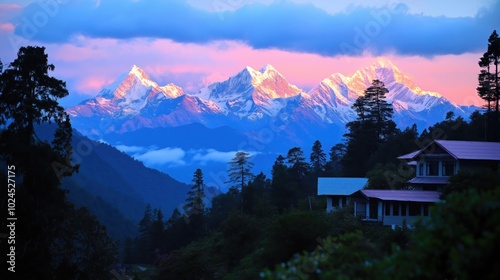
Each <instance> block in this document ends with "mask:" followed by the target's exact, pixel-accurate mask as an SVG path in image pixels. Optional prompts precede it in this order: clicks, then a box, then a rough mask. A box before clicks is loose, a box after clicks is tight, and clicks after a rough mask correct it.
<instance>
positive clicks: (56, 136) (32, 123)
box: [0, 46, 114, 279]
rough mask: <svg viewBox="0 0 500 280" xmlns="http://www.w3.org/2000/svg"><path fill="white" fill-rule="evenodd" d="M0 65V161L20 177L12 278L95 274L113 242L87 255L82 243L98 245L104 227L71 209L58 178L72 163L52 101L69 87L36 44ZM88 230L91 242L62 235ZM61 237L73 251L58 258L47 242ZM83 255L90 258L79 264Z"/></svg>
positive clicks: (66, 123) (62, 118)
mask: <svg viewBox="0 0 500 280" xmlns="http://www.w3.org/2000/svg"><path fill="white" fill-rule="evenodd" d="M0 68H2V70H0V129H1V131H0V162H4V163H6V164H8V165H10V166H15V171H16V176H17V177H18V178H21V180H19V181H18V184H17V186H16V202H17V204H16V215H18V216H19V217H22V222H21V223H17V224H16V236H17V237H18V238H17V239H16V247H17V248H19V250H18V251H17V252H16V263H17V264H19V265H18V267H16V274H17V277H18V278H19V279H35V278H37V279H55V278H57V277H62V276H61V275H63V276H64V278H66V279H74V278H100V277H102V275H101V276H98V277H96V274H95V272H96V271H97V270H99V271H101V272H102V271H103V270H106V269H108V267H107V265H108V264H109V263H108V261H109V260H111V261H113V259H114V255H113V254H114V253H113V252H112V251H113V248H111V247H107V246H104V245H98V246H101V248H100V249H103V250H101V251H100V253H99V254H101V256H100V257H102V259H100V258H96V257H94V258H93V257H92V254H94V252H95V250H93V248H94V247H92V246H94V245H89V244H106V243H107V238H108V237H107V234H106V232H105V231H104V229H103V228H102V226H100V225H99V223H98V222H97V220H96V219H95V217H94V216H92V215H90V214H88V213H87V212H85V210H80V209H78V210H75V209H74V206H73V205H72V204H71V203H69V202H68V201H67V199H66V194H65V191H63V190H62V189H61V188H60V183H61V180H62V179H63V177H65V176H69V175H71V174H72V173H73V172H75V171H76V170H77V166H75V165H73V163H72V162H71V153H72V148H71V145H70V144H71V138H72V128H71V123H70V119H69V116H68V114H67V113H66V112H65V110H64V108H63V107H62V106H60V105H59V103H58V99H59V98H63V97H65V96H67V95H68V94H69V92H68V90H67V89H66V84H65V82H63V81H61V80H58V79H56V78H55V77H53V76H50V75H49V72H50V71H54V69H55V67H54V65H53V64H49V62H48V55H47V54H45V48H44V47H31V46H28V47H21V48H20V49H19V52H18V54H17V58H16V59H15V60H14V61H13V62H12V63H10V64H9V65H8V66H7V68H6V69H3V65H1V66H0ZM38 129H40V130H42V129H43V130H44V131H50V132H53V133H52V135H50V134H49V135H48V136H52V138H53V140H52V141H51V142H48V140H42V139H40V137H39V136H38V135H37V130H38ZM6 193H7V192H2V194H0V200H1V201H6V200H4V198H5V196H4V194H6ZM82 223H86V225H85V226H82ZM87 225H88V226H87ZM89 233H93V234H94V236H93V237H92V238H93V240H92V241H91V242H90V241H89V240H83V241H82V240H80V239H77V238H68V236H77V237H80V236H83V235H84V236H85V237H86V238H88V235H89ZM63 243H64V244H66V245H67V246H66V247H67V248H70V247H71V248H75V250H76V252H72V254H73V257H68V258H66V259H65V260H63V261H59V260H60V258H58V257H59V256H58V255H57V254H56V253H55V248H57V246H59V245H60V244H63ZM109 245H112V244H109ZM2 246H3V245H2ZM85 246H87V247H86V248H89V247H92V248H90V249H88V250H87V249H85ZM21 248H22V249H21ZM108 249H109V250H108ZM83 259H85V262H87V263H91V265H88V266H86V267H82V266H79V265H78V261H79V260H83ZM99 260H103V262H102V263H98V262H99ZM104 260H105V261H104ZM93 261H95V262H94V263H92V262H93ZM108 271H109V270H108ZM82 273H85V274H86V275H87V276H88V277H86V276H82Z"/></svg>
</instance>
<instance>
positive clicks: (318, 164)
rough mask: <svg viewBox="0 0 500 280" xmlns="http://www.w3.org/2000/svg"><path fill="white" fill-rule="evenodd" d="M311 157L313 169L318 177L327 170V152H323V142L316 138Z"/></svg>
mask: <svg viewBox="0 0 500 280" xmlns="http://www.w3.org/2000/svg"><path fill="white" fill-rule="evenodd" d="M309 158H310V163H311V169H312V171H313V173H314V175H315V176H316V177H318V176H321V175H322V174H323V172H324V171H325V165H326V154H325V153H324V152H323V148H322V146H321V142H320V141H319V140H316V141H315V142H314V144H313V147H312V152H311V156H310V157H309Z"/></svg>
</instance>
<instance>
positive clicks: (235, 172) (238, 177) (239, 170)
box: [226, 151, 254, 189]
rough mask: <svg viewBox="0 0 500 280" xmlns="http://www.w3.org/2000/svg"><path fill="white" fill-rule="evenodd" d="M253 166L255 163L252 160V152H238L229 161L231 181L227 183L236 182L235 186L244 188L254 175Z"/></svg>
mask: <svg viewBox="0 0 500 280" xmlns="http://www.w3.org/2000/svg"><path fill="white" fill-rule="evenodd" d="M252 167H253V163H252V162H250V154H249V153H246V152H241V151H240V152H237V153H236V155H235V156H234V158H233V159H232V160H231V161H230V162H229V170H228V176H229V181H227V182H226V183H234V184H235V185H233V187H235V188H236V189H238V188H239V189H243V187H244V186H245V185H246V184H247V182H248V181H249V180H251V179H252V178H253V177H254V176H253V173H252V171H251V170H252Z"/></svg>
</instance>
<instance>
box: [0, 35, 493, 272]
mask: <svg viewBox="0 0 500 280" xmlns="http://www.w3.org/2000/svg"><path fill="white" fill-rule="evenodd" d="M499 60H500V39H499V38H498V35H497V33H496V32H493V33H492V35H491V37H490V38H489V39H488V48H487V51H486V52H485V54H484V56H483V57H481V58H480V61H479V66H481V67H482V69H483V70H481V72H480V73H479V74H478V88H477V93H471V94H478V95H479V96H480V97H481V98H483V99H484V100H485V108H484V110H483V111H476V112H474V113H473V114H472V115H471V116H470V118H469V119H468V120H466V119H463V118H461V117H456V116H454V115H453V113H451V112H450V113H448V114H447V116H446V118H445V119H444V120H443V121H441V122H439V123H436V124H435V125H433V126H431V127H428V128H425V129H424V130H423V132H421V133H419V132H418V131H419V130H418V128H417V127H416V126H415V125H414V126H412V127H408V128H405V129H399V128H398V127H397V126H396V124H395V123H394V122H393V121H392V115H393V108H392V105H391V104H390V103H388V102H387V101H386V100H385V95H386V94H387V92H388V91H387V89H386V88H385V85H384V83H383V82H381V81H378V80H374V81H373V82H372V85H371V86H370V87H368V88H367V89H366V91H365V95H364V96H360V97H359V98H358V100H357V101H356V102H355V103H354V105H353V108H354V109H355V111H356V113H357V118H356V119H355V120H354V121H352V122H349V123H348V124H347V125H346V131H347V132H346V134H345V135H344V141H343V142H342V143H339V144H337V145H335V146H333V147H323V146H322V144H321V141H319V140H318V141H315V142H314V143H311V148H310V150H307V151H304V150H303V149H302V148H300V147H290V149H289V151H288V153H287V154H284V155H279V156H278V157H277V158H276V161H275V162H274V164H273V166H272V167H268V168H270V169H271V178H267V177H266V176H265V175H264V173H262V172H261V173H258V174H253V173H252V171H251V170H252V168H253V169H255V167H254V166H253V163H252V158H251V156H250V154H248V153H246V152H238V153H236V154H235V156H234V158H233V159H232V160H231V161H230V162H229V163H228V165H229V168H228V178H229V180H228V182H226V183H227V184H230V185H231V188H230V189H229V191H228V192H227V193H223V194H220V195H218V196H216V197H214V198H213V199H212V201H207V199H206V197H205V189H206V188H208V186H206V185H205V182H204V174H203V170H202V169H196V170H193V180H192V182H191V184H190V187H191V188H190V190H189V192H188V195H187V199H186V201H185V204H184V207H183V209H181V210H182V211H179V209H175V210H174V211H173V212H172V213H163V211H162V210H161V209H157V208H152V207H151V206H150V205H147V206H146V207H145V209H144V210H143V213H142V215H141V214H139V215H140V216H142V219H141V220H140V222H139V223H138V225H137V227H138V234H137V236H136V237H134V238H129V239H127V240H126V241H125V242H123V254H122V255H119V254H118V250H117V246H118V245H117V243H116V241H113V240H112V239H111V238H110V237H109V236H108V233H107V231H106V228H105V227H104V226H102V225H101V223H100V222H99V220H98V219H97V218H96V217H95V216H93V215H92V214H90V213H89V211H88V210H87V209H86V208H78V207H76V206H75V205H73V204H71V203H70V202H69V201H68V198H67V196H68V195H67V192H65V191H64V190H63V189H62V188H61V182H62V181H63V180H67V179H69V178H71V176H72V175H73V174H74V173H76V172H78V169H79V166H78V165H77V164H74V163H72V162H71V160H70V159H71V154H72V150H71V145H70V142H71V138H72V131H73V130H72V128H71V122H70V119H69V116H68V115H67V114H66V112H65V111H64V109H63V108H62V107H61V106H59V105H58V103H57V99H59V98H62V97H64V96H66V95H67V94H68V91H67V89H66V87H65V83H64V82H63V81H60V80H57V79H55V78H53V77H51V76H49V75H48V73H49V71H53V70H54V65H52V64H49V62H48V56H47V54H45V49H44V48H43V47H23V48H21V49H20V50H19V53H18V58H17V59H16V60H15V61H14V62H12V63H11V64H10V65H9V66H8V67H7V68H6V69H5V70H3V67H0V73H1V74H0V112H1V113H0V126H1V127H3V128H4V129H3V130H2V131H1V134H0V143H1V146H0V157H1V161H2V162H3V163H4V164H5V165H6V166H12V165H15V183H16V191H15V197H16V202H17V204H16V215H17V216H18V217H19V219H20V220H22V221H23V222H22V223H18V224H16V234H17V239H16V244H15V246H16V252H17V253H16V259H15V263H16V276H17V277H18V278H20V279H110V278H111V279H113V277H114V278H116V279H120V277H121V276H120V275H127V276H131V277H134V278H135V279H238V280H243V279H259V278H260V279H374V278H380V279H388V278H389V279H428V278H431V279H470V278H477V276H478V275H482V278H484V279H496V278H497V277H498V275H500V268H498V266H497V265H496V264H498V263H499V262H500V257H499V256H498V251H499V249H500V248H499V247H500V242H499V241H500V240H499V239H500V227H499V226H498V225H499V224H500V166H499V167H498V168H497V169H496V171H482V172H478V173H458V174H457V175H455V176H453V177H451V179H450V182H451V183H450V184H449V186H447V187H446V189H445V191H444V192H443V197H442V198H443V200H442V202H440V203H437V204H436V205H434V206H433V207H432V208H431V212H432V215H431V216H430V217H429V219H428V220H427V221H426V223H425V225H424V224H423V223H419V224H417V225H416V226H415V227H414V228H407V227H405V226H404V227H402V228H397V229H395V230H392V229H391V228H388V227H383V226H380V225H378V224H371V223H364V222H362V221H361V220H359V219H357V218H355V217H354V216H353V215H352V213H353V210H352V209H351V208H345V209H342V210H339V211H335V212H332V213H326V212H325V208H326V202H325V200H324V199H323V198H321V197H318V196H317V195H316V192H317V178H318V177H329V176H330V177H367V178H368V186H367V187H368V188H375V189H405V188H406V187H407V185H406V181H407V180H408V179H410V178H412V177H413V176H414V175H415V174H414V170H413V169H412V168H411V167H409V166H408V165H407V164H406V162H403V161H400V160H398V159H397V157H398V156H400V155H403V154H407V153H409V152H412V151H415V150H418V149H421V148H423V147H425V146H426V145H427V144H429V143H430V142H431V141H432V140H433V139H448V140H476V141H495V142H498V141H500V112H499V100H500V87H498V84H499V83H498V77H499V73H498V62H499ZM41 123H52V124H54V125H56V127H57V129H56V130H55V131H54V137H53V140H52V141H51V142H47V141H43V140H40V139H39V137H38V136H37V134H36V133H35V129H34V127H35V125H38V124H41ZM258 168H261V167H258ZM5 170H7V168H3V169H2V172H1V173H0V177H1V178H0V180H2V181H3V182H8V179H9V178H10V173H8V172H6V171H5ZM8 198H10V197H9V196H8V195H7V192H2V194H1V201H2V205H3V206H2V207H4V205H6V201H8ZM4 215H6V214H4ZM3 221H6V217H4V218H3ZM1 246H2V252H6V251H7V250H8V247H7V244H6V242H2V243H1ZM4 257H5V255H4ZM4 263H5V262H4ZM118 263H120V264H123V265H122V266H121V268H122V269H123V270H122V271H120V272H119V273H118V272H117V270H116V269H114V268H115V265H116V264H118ZM2 279H7V278H2Z"/></svg>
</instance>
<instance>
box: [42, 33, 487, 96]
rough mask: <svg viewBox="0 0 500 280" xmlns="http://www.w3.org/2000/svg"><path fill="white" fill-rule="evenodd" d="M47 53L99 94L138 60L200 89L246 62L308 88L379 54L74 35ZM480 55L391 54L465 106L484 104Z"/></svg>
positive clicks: (426, 84)
mask: <svg viewBox="0 0 500 280" xmlns="http://www.w3.org/2000/svg"><path fill="white" fill-rule="evenodd" d="M47 53H48V54H49V59H50V60H51V62H52V63H54V64H55V65H56V70H57V73H58V74H59V75H60V78H62V79H68V80H72V81H74V84H75V85H76V88H75V89H76V90H78V91H79V92H81V93H84V94H87V95H89V96H95V95H96V94H97V93H98V92H99V90H100V89H101V88H102V86H104V85H106V84H108V83H111V82H112V81H113V80H114V79H116V78H117V77H118V76H119V75H120V74H121V73H123V72H125V71H128V70H129V69H130V68H131V66H132V65H134V64H136V65H138V66H139V67H141V68H143V69H144V70H145V71H146V72H147V73H148V74H149V75H151V76H152V77H153V78H154V79H155V80H157V82H158V83H159V84H166V83H171V82H172V83H175V84H178V85H180V86H183V87H185V89H186V90H187V91H188V92H195V91H197V90H198V89H200V88H201V87H203V86H206V85H208V84H210V83H213V82H216V81H222V80H225V79H227V78H228V77H230V76H232V75H235V74H236V73H237V72H239V71H241V70H242V69H243V68H244V67H245V66H247V65H248V66H251V67H253V68H256V69H259V68H260V67H262V66H263V65H265V64H268V63H269V64H272V65H274V67H275V68H276V69H278V71H280V72H281V73H282V74H283V75H284V76H285V77H286V78H287V79H288V81H289V82H291V83H292V84H295V85H297V86H299V87H300V88H302V89H303V90H305V91H308V90H310V89H311V88H312V87H314V86H316V85H317V84H318V83H319V82H320V81H321V80H323V79H325V78H326V77H328V76H330V75H331V74H333V73H336V72H340V73H342V74H344V75H348V76H349V75H352V74H353V73H354V72H355V71H356V70H358V69H359V68H362V67H365V66H368V65H370V64H371V63H372V62H373V61H374V60H376V57H374V56H372V55H370V54H366V55H364V56H362V57H347V56H337V57H323V56H320V55H315V54H306V53H292V52H287V51H282V50H255V49H252V48H251V47H249V46H246V45H245V44H243V43H238V42H216V43H211V44H207V45H198V44H181V43H175V42H172V41H170V40H152V39H144V38H142V39H133V40H116V39H89V38H86V37H78V38H75V39H74V41H73V42H72V44H64V45H47ZM480 55H481V54H477V53H469V54H463V55H444V56H436V57H434V58H423V57H418V56H407V57H402V56H396V55H388V56H386V58H388V59H390V60H391V61H392V62H393V63H394V64H395V65H396V66H398V67H399V69H400V70H401V71H403V72H404V73H405V74H407V75H408V76H409V77H411V78H412V79H413V81H414V82H415V84H416V85H418V86H419V87H421V88H422V89H423V90H429V91H437V92H439V93H441V94H442V95H443V96H445V97H446V98H448V99H449V100H451V101H452V102H455V103H457V104H460V105H464V104H466V105H469V104H475V105H482V104H483V103H482V101H481V100H480V99H479V98H478V97H477V94H476V90H475V88H476V87H477V74H478V73H479V67H478V66H477V60H478V58H479V57H480Z"/></svg>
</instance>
